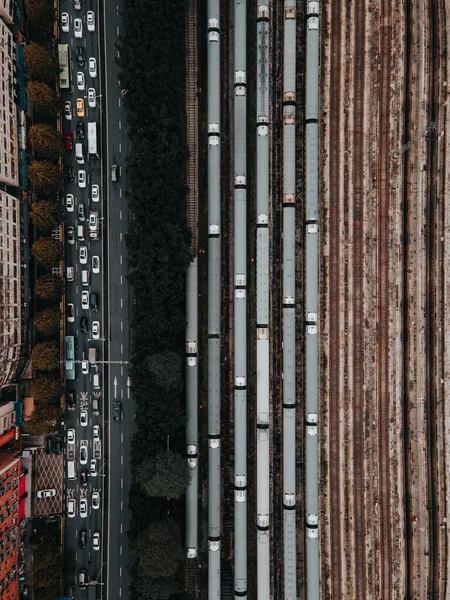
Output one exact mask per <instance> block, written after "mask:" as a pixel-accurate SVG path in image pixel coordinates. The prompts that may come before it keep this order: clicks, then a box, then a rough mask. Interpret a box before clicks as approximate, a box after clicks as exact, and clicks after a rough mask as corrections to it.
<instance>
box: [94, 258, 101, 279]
mask: <svg viewBox="0 0 450 600" xmlns="http://www.w3.org/2000/svg"><path fill="white" fill-rule="evenodd" d="M92 272H93V273H95V274H96V275H98V274H99V273H100V256H93V257H92Z"/></svg>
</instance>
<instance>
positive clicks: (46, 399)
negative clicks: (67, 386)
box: [31, 373, 61, 405]
mask: <svg viewBox="0 0 450 600" xmlns="http://www.w3.org/2000/svg"><path fill="white" fill-rule="evenodd" d="M31 389H32V392H31V393H32V396H33V398H34V401H35V402H38V403H39V405H43V404H52V403H54V400H55V399H56V398H57V397H58V396H60V395H61V379H60V377H59V375H58V374H51V373H49V374H45V375H38V376H36V377H35V378H34V379H33V384H32V388H31Z"/></svg>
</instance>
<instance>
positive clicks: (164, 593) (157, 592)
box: [137, 576, 178, 600]
mask: <svg viewBox="0 0 450 600" xmlns="http://www.w3.org/2000/svg"><path fill="white" fill-rule="evenodd" d="M137 588H138V593H140V595H141V598H151V599H152V600H168V598H170V597H171V596H172V594H175V593H176V591H177V589H178V585H177V582H176V580H175V579H169V578H168V577H160V578H158V579H151V578H150V577H145V576H142V577H140V578H139V581H138V585H137Z"/></svg>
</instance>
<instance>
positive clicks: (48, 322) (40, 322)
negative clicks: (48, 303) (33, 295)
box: [34, 308, 61, 335]
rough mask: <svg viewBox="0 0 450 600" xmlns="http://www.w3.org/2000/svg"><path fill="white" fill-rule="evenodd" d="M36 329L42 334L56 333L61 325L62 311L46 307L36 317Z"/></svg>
mask: <svg viewBox="0 0 450 600" xmlns="http://www.w3.org/2000/svg"><path fill="white" fill-rule="evenodd" d="M34 326H35V327H36V331H38V332H39V333H41V334H42V335H54V334H55V333H58V331H59V329H60V326H61V313H60V312H59V310H55V309H54V308H46V309H44V310H41V311H40V312H38V313H37V315H36V316H35V317H34Z"/></svg>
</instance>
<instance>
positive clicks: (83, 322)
mask: <svg viewBox="0 0 450 600" xmlns="http://www.w3.org/2000/svg"><path fill="white" fill-rule="evenodd" d="M80 331H81V333H87V332H88V318H87V317H81V319H80Z"/></svg>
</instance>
